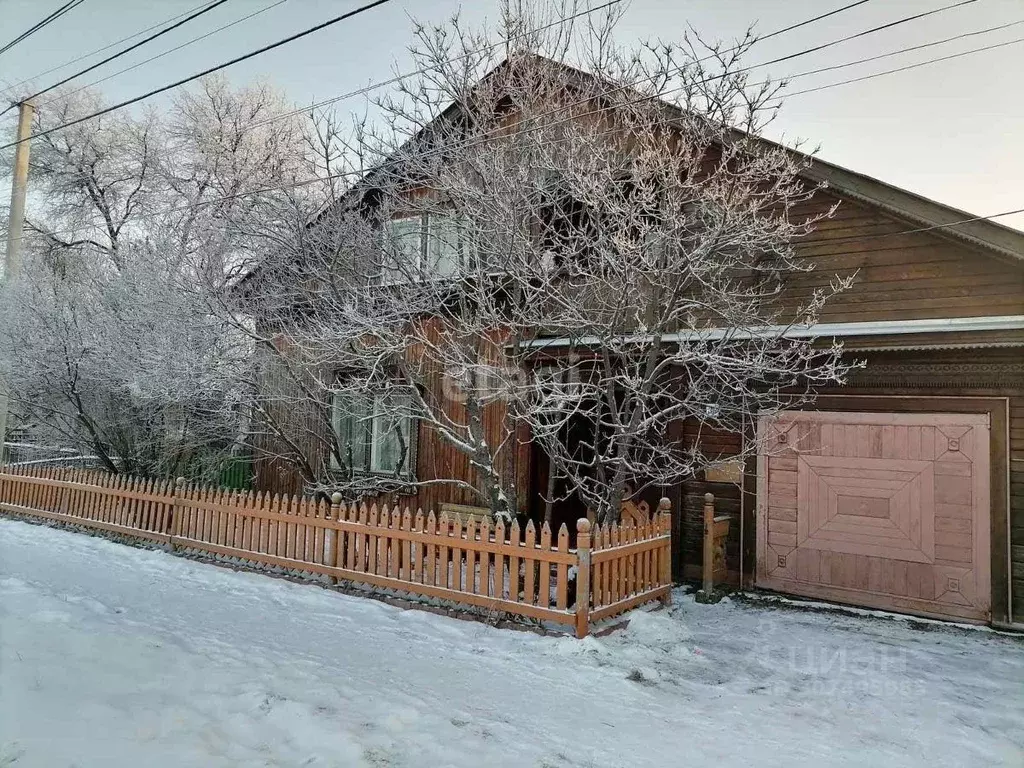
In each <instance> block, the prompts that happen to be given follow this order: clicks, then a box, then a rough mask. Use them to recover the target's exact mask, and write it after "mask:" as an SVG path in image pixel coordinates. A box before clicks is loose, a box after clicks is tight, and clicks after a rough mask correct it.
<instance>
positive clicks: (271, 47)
mask: <svg viewBox="0 0 1024 768" xmlns="http://www.w3.org/2000/svg"><path fill="white" fill-rule="evenodd" d="M82 1H83V0H79V2H82ZM389 2H391V0H373V2H370V3H366V4H365V5H361V6H359V7H358V8H354V9H353V10H351V11H347V12H346V13H343V14H341V15H339V16H335V17H334V18H332V19H328V20H327V21H324V22H321V23H320V24H317V25H315V26H312V27H309V28H308V29H304V30H303V31H301V32H297V33H295V34H294V35H290V36H288V37H286V38H283V39H281V40H278V41H277V42H274V43H271V44H270V45H265V46H263V47H262V48H257V49H256V50H254V51H250V52H249V53H245V54H242V55H241V56H236V57H235V58H233V59H231V60H229V61H225V62H223V63H222V64H217V65H216V66H213V67H209V68H208V69H204V70H203V71H202V72H197V73H196V74H194V75H189V76H188V77H185V78H182V79H181V80H178V81H176V82H173V83H169V84H167V85H164V86H161V87H159V88H154V89H153V90H151V91H148V92H147V93H144V94H142V95H141V96H136V97H134V98H132V99H128V100H126V101H122V102H119V103H118V104H114V105H113V106H110V107H106V108H105V109H101V110H98V111H96V112H93V113H92V114H90V115H86V116H85V117H80V118H78V119H76V120H70V121H68V122H67V123H63V124H61V125H58V126H54V127H53V128H49V129H47V130H45V131H41V132H40V133H37V134H35V135H34V136H33V138H37V137H41V136H46V135H47V134H50V133H54V132H55V131H60V130H63V129H64V128H70V127H71V126H73V125H78V124H79V123H84V122H86V121H87V120H92V119H93V118H96V117H100V116H101V115H106V114H109V113H111V112H114V111H115V110H118V109H122V108H124V107H127V106H130V105H132V104H137V103H138V102H140V101H143V100H145V99H148V98H150V97H151V96H156V95H157V94H160V93H163V92H164V91H169V90H171V89H172V88H177V87H179V86H182V85H185V84H186V83H191V82H192V81H193V80H198V79H199V78H202V77H206V76H207V75H211V74H213V73H214V72H218V71H220V70H222V69H225V68H227V67H230V66H232V65H234V64H238V63H240V62H243V61H246V60H247V59H251V58H253V57H255V56H259V55H260V54H263V53H266V52H267V51H272V50H274V49H275V48H280V47H281V46H282V45H287V44H288V43H292V42H295V41H296V40H298V39H300V38H303V37H306V36H307V35H311V34H313V33H314V32H319V31H320V30H321V29H325V28H327V27H329V26H332V25H333V24H337V23H339V22H341V21H345V20H346V19H350V18H352V17H353V16H358V15H359V14H361V13H365V12H366V11H369V10H372V9H373V8H376V7H378V6H381V5H384V4H385V3H389ZM18 143H19V142H16V141H15V142H11V143H9V144H4V145H3V146H0V149H8V148H10V147H13V146H15V145H16V144H18Z"/></svg>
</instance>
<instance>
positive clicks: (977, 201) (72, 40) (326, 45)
mask: <svg viewBox="0 0 1024 768" xmlns="http://www.w3.org/2000/svg"><path fill="white" fill-rule="evenodd" d="M363 1H364V0H287V1H286V2H284V3H283V4H281V5H279V6H277V7H275V8H272V9H270V10H268V11H266V12H265V13H261V14H260V15H258V16H256V17H254V18H252V19H249V20H247V21H244V22H242V23H239V24H237V25H235V26H233V27H231V28H230V29H227V30H225V31H223V32H220V33H218V34H216V35H213V36H212V37H209V38H207V39H205V40H202V41H200V42H198V43H196V44H194V45H191V46H189V47H188V48H185V49H184V50H182V51H180V52H177V53H175V54H171V55H169V56H166V57H164V58H162V59H160V60H158V61H155V62H152V63H151V64H147V65H145V66H143V67H140V68H138V69H136V70H134V71H132V72H128V73H125V74H123V75H118V76H117V77H114V78H112V79H111V80H108V81H107V82H105V83H103V85H102V86H101V87H102V89H103V90H104V92H105V94H106V96H107V98H108V99H109V100H110V101H119V100H122V99H125V98H129V97H131V96H135V95H137V94H140V93H143V92H144V91H147V90H149V89H151V88H154V87H156V86H159V85H163V84H165V83H167V82H170V81H173V80H176V79H179V78H181V77H183V76H185V75H187V74H190V73H192V72H195V71H199V70H201V69H204V68H206V67H208V66H211V65H213V64H216V63H219V62H221V61H223V60H226V59H229V58H232V57H234V56H236V55H239V54H241V53H244V52H246V51H248V50H251V49H253V48H257V47H260V46H262V45H265V44H267V43H269V42H272V41H274V40H276V39H279V38H281V37H285V36H287V35H289V34H291V33H293V32H297V31H299V30H301V29H304V28H306V27H308V26H312V25H314V24H316V23H319V22H321V21H323V20H325V19H327V18H329V17H331V16H335V15H337V14H339V13H343V12H344V11H345V10H348V9H350V8H354V7H356V6H358V5H361V4H362V2H363ZM273 2H274V0H229V2H227V3H225V4H224V5H222V6H221V7H219V8H217V9H216V10H215V11H212V12H210V13H208V14H206V15H204V16H202V17H201V18H200V19H198V20H196V21H195V22H192V23H190V24H187V25H185V26H183V27H181V28H180V29H178V30H175V31H174V32H172V33H170V34H168V35H166V36H164V37H162V38H160V39H158V40H157V41H155V42H154V43H151V44H149V45H147V46H144V47H143V48H141V49H140V50H139V51H137V52H135V53H134V54H131V55H130V56H128V57H124V58H122V59H119V60H118V61H117V62H114V63H113V64H111V65H108V66H107V67H106V68H104V69H102V70H98V71H97V72H94V73H90V75H88V76H87V77H86V81H88V80H92V79H96V78H98V77H101V76H103V75H106V74H109V73H110V72H113V71H116V70H117V69H120V68H122V67H124V66H128V65H130V64H133V63H135V62H138V61H141V60H143V59H145V58H148V57H149V56H152V55H154V54H156V53H159V52H161V51H163V50H166V49H168V48H172V47H174V46H175V45H178V44H179V43H181V42H184V41H186V40H188V39H190V38H192V37H195V36H197V35H201V34H204V33H206V32H209V31H210V30H211V29H213V28H215V27H218V26H221V25H223V24H227V23H229V22H231V21H235V20H237V19H239V18H240V17H243V16H245V15H247V14H249V13H252V12H254V11H257V10H259V9H261V8H264V7H266V6H268V5H271V4H272V3H273ZM598 2H599V0H593V3H592V4H595V5H596V4H598ZM847 2H849V0H827V1H826V0H686V1H685V2H684V1H683V0H632V2H631V3H630V4H629V8H628V11H627V13H626V16H625V19H624V22H623V24H622V25H621V26H620V28H619V43H620V44H623V45H629V44H631V43H633V42H636V41H639V40H641V39H659V38H660V39H663V40H666V41H670V40H678V39H679V38H680V37H681V35H682V32H683V30H684V29H685V27H686V25H687V24H690V25H692V26H694V27H695V28H697V29H698V30H699V31H700V32H701V34H702V35H703V36H704V37H705V38H721V39H725V40H731V39H733V38H735V37H736V36H737V35H739V34H741V33H742V31H743V30H744V29H745V28H746V27H747V26H748V25H750V24H754V23H756V25H757V29H758V30H759V31H760V32H761V33H767V32H771V31H774V30H775V29H778V28H781V27H785V26H788V25H789V24H792V23H795V22H798V21H802V20H804V19H807V18H810V17H812V16H816V15H818V14H821V13H824V12H825V11H828V10H831V9H833V8H837V7H840V6H842V5H845V4H847ZM952 2H953V0H872V2H868V3H866V4H865V5H862V6H860V7H858V8H855V9H853V10H850V11H847V12H845V13H842V14H839V15H836V16H834V17H831V18H829V19H826V20H824V21H821V22H817V23H815V24H812V25H808V26H806V27H802V28H801V29H798V30H795V31H794V32H791V33H787V34H784V35H780V36H778V37H776V38H773V39H771V40H767V41H765V42H763V43H760V44H758V45H757V46H756V47H755V49H754V50H753V51H752V52H751V54H750V57H749V60H748V63H757V62H760V61H766V60H769V59H772V58H777V57H779V56H784V55H786V54H789V53H794V52H796V51H799V50H803V49H805V48H809V47H813V46H815V45H819V44H821V43H823V42H827V41H830V40H834V39H837V38H840V37H844V36H846V35H849V34H852V33H854V32H857V31H860V30H864V29H868V28H870V27H873V26H877V25H879V24H884V23H886V22H889V21H893V20H896V19H898V18H901V17H904V16H909V15H912V14H914V13H919V12H923V11H927V10H931V9H935V8H940V7H942V6H944V5H949V4H951V3H952ZM198 4H199V0H149V1H148V2H143V1H142V0H85V2H84V3H83V4H82V5H81V6H80V7H78V8H76V9H75V10H73V11H71V12H70V13H68V14H67V15H66V16H64V17H63V18H62V19H60V20H58V21H57V22H56V23H54V24H52V25H50V26H49V27H48V28H46V29H45V30H43V31H41V32H39V33H37V34H36V35H34V36H33V37H31V38H30V39H29V40H27V41H25V42H23V43H20V44H19V45H17V46H16V47H14V48H12V49H11V50H10V51H8V52H7V53H4V54H2V55H0V86H3V87H7V86H9V85H12V84H15V83H17V82H19V81H21V80H23V79H24V78H27V77H31V76H32V75H35V74H37V73H38V72H40V71H41V70H45V69H48V68H49V67H51V66H54V65H55V64H57V63H60V62H62V61H64V60H66V59H69V58H73V57H75V56H78V55H81V54H83V53H86V52H88V51H91V50H93V49H95V48H98V47H100V46H102V45H105V44H107V43H109V42H113V41H114V40H116V39H118V38H120V37H123V36H125V35H129V34H132V33H133V32H136V31H138V30H140V29H142V28H144V27H148V26H150V25H152V24H155V23H157V22H159V21H161V20H163V19H165V18H167V17H170V16H175V15H177V14H180V13H184V12H185V11H187V10H189V9H190V8H192V7H194V6H196V5H198ZM60 5H62V2H60V0H0V18H2V19H3V22H2V24H0V44H2V43H6V42H7V41H8V40H9V39H10V38H13V37H14V36H15V35H17V34H19V33H20V32H21V31H23V30H24V29H27V28H28V27H29V26H31V25H32V24H33V23H35V22H36V21H38V20H39V19H41V18H42V17H44V16H45V15H47V14H48V13H49V12H51V11H52V10H55V9H56V8H57V7H59V6H60ZM460 6H461V7H462V9H463V13H464V15H465V16H466V17H467V18H469V19H473V20H479V21H483V20H484V19H485V17H488V16H490V17H491V18H493V17H494V10H495V7H496V2H495V0H462V2H461V3H460V2H459V1H458V0H392V2H390V3H388V4H386V5H384V6H382V7H380V8H376V9H374V10H371V11H368V12H366V13H364V14H362V15H360V16H358V17H355V18H353V19H351V20H350V21H345V22H342V23H340V24H337V25H335V26H333V27H330V28H328V29H326V30H323V31H321V32H318V33H316V34H315V35H312V36H310V37H307V38H304V39H303V40H301V41H299V42H297V43H293V44H291V45H288V46H284V47H282V48H279V49H277V50H275V51H272V52H270V53H268V54H264V55H262V56H259V57H257V58H255V59H253V60H250V61H247V62H245V63H243V64H240V65H236V66H234V67H231V68H229V69H228V70H226V72H225V74H226V75H227V76H228V77H229V78H230V79H231V80H232V81H234V82H237V83H244V82H247V81H251V80H253V79H256V78H264V79H266V80H268V81H270V82H271V83H273V84H274V85H276V86H278V87H280V88H282V89H283V90H284V91H285V92H286V93H287V94H288V96H289V98H290V99H292V100H293V101H295V102H296V103H299V104H302V103H307V104H308V103H310V102H311V101H314V100H320V99H324V98H329V97H330V96H333V95H336V94H340V93H343V92H346V91H349V90H351V89H353V88H358V87H361V86H364V85H367V84H368V83H371V82H374V81H378V80H382V79H385V78H387V77H389V76H390V74H391V73H392V69H393V66H394V65H395V64H396V63H397V64H398V66H399V67H401V68H403V69H404V68H405V66H404V65H406V64H407V62H408V58H407V56H406V54H405V47H406V46H407V45H408V44H409V43H410V42H411V40H412V31H411V20H410V18H411V17H415V18H416V19H418V20H421V21H424V22H427V23H430V22H440V21H443V20H444V19H445V18H447V17H448V16H450V15H451V14H452V13H453V12H455V11H456V10H458V8H459V7H460ZM1019 20H1024V0H977V1H976V2H974V3H971V4H970V5H965V6H963V7H961V8H956V9H953V10H949V11H946V12H943V13H940V14H936V15H933V16H930V17H928V18H925V19H921V20H918V21H914V22H910V23H908V24H903V25H900V26H898V27H895V28H893V29H891V30H886V31H883V32H880V33H876V34H873V35H870V36H867V37H864V38H861V39H858V40H854V41H851V42H848V43H844V44H842V45H837V46H834V47H832V48H829V49H827V50H824V51H820V52H817V53H813V54H809V55H807V56H802V57H800V58H798V59H794V60H792V61H787V62H785V63H783V64H778V65H774V66H772V67H770V68H768V69H767V70H765V74H768V73H770V74H772V75H773V76H776V77H783V76H787V75H791V74H794V73H797V72H802V71H805V70H809V69H817V68H819V67H824V66H830V65H834V64H840V63H845V62H847V61H853V60H856V59H860V58H864V57H867V56H873V55H877V54H880V53H885V52H888V51H893V50H897V49H900V48H904V47H907V46H913V45H920V44H922V43H927V42H931V41H935V40H940V39H943V38H946V37H951V36H953V35H957V34H961V33H964V32H971V31H975V30H981V29H985V28H988V27H992V26H996V25H999V24H1006V23H1010V22H1015V21H1019ZM1018 38H1024V24H1021V25H1018V26H1015V27H1011V28H1008V29H1004V30H1001V31H997V32H992V33H989V34H985V35H978V36H974V37H969V38H966V39H963V40H958V41H954V42H952V43H947V44H945V45H941V46H934V47H931V48H928V49H925V50H922V51H915V52H912V53H908V54H903V55H900V56H894V57H891V58H887V59H883V60H881V61H877V62H871V63H868V64H863V65H859V66H857V67H850V68H846V69H842V70H837V71H834V72H827V73H823V74H819V75H813V76H810V77H804V78H800V79H798V80H796V81H794V82H793V84H792V85H791V86H790V89H789V90H790V91H796V90H801V89H804V88H810V87H813V86H816V85H822V84H826V83H831V82H835V81H838V80H845V79H849V78H851V77H857V76H860V75H865V74H870V73H873V72H879V71H882V70H886V69H891V68H894V67H898V66H904V65H906V64H913V63H916V62H919V61H924V60H927V59H931V58H935V57H938V56H945V55H948V54H951V53H958V52H960V51H966V50H969V49H972V48H978V47H982V46H987V45H991V44H995V43H1000V42H1005V41H1011V40H1017V39H1018ZM98 58H99V57H96V59H98ZM96 59H88V60H86V61H84V62H82V63H79V64H77V65H72V66H70V67H68V68H67V69H66V70H60V71H58V72H55V73H52V74H49V75H46V76H44V77H41V78H39V80H38V81H37V84H38V85H48V84H50V83H51V82H53V81H54V79H56V78H58V76H63V75H65V74H69V73H71V72H72V71H74V70H75V69H76V68H79V67H82V66H84V65H85V64H88V63H92V61H94V60H96ZM1022 72H1024V42H1021V43H1015V44H1013V45H1009V46H1006V47H1003V48H1000V49H996V50H992V51H984V52H980V53H975V54H972V55H970V56H966V57H963V58H960V59H954V60H952V61H946V62H940V63H937V64H932V65H929V66H926V67H921V68H919V69H915V70H911V71H908V72H901V73H897V74H892V75H887V76H884V77H880V78H876V79H873V80H867V81H865V82H861V83H855V84H852V85H845V86H841V87H837V88H831V89H828V90H825V91H820V92H816V93H810V94H805V95H798V96H794V97H793V98H792V99H790V100H789V101H788V102H787V103H786V105H785V106H784V108H783V112H782V116H781V118H780V120H779V121H778V122H777V123H776V124H775V126H774V128H773V131H772V133H770V134H769V136H770V137H771V138H782V137H784V138H785V139H787V140H790V139H793V138H801V139H805V140H807V141H808V142H809V143H810V144H813V145H819V146H820V149H821V151H820V157H821V158H822V159H825V160H828V161H830V162H833V163H837V164H839V165H842V166H845V167H847V168H850V169H852V170H855V171H858V172H860V173H865V174H867V175H869V176H874V177H876V178H879V179H881V180H883V181H885V182H888V183H890V184H894V185H896V186H899V187H903V188H905V189H908V190H911V191H913V192H916V193H918V194H921V195H924V196H926V197H930V198H933V199H935V200H938V201H940V202H943V203H947V204H949V205H953V206H955V207H957V208H962V209H964V210H967V211H970V212H971V213H973V214H976V215H991V214H995V213H999V212H1002V211H1007V210H1012V209H1017V208H1024V99H1022V98H1021V82H1020V77H1021V73H1022ZM338 106H339V108H340V111H341V112H348V111H356V110H358V109H359V108H360V102H359V101H358V100H351V101H349V102H344V103H342V104H339V105H338ZM0 130H2V131H4V135H5V136H6V135H7V134H9V133H10V132H11V131H12V130H13V127H12V125H11V124H10V123H9V122H3V123H2V124H0ZM0 194H3V195H4V196H5V198H6V195H7V194H9V192H7V191H6V190H0ZM998 221H1000V222H1001V223H1003V224H1007V225H1010V226H1015V227H1018V228H1020V229H1024V214H1018V215H1016V216H1012V217H1004V218H1001V219H998Z"/></svg>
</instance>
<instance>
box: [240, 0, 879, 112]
mask: <svg viewBox="0 0 1024 768" xmlns="http://www.w3.org/2000/svg"><path fill="white" fill-rule="evenodd" d="M620 2H622V0H610V1H609V2H607V3H604V4H602V5H595V6H593V7H591V8H587V9H585V10H582V11H579V12H577V13H574V14H573V15H571V16H566V17H564V18H561V19H558V20H557V21H552V22H551V23H550V24H544V25H542V26H539V27H534V28H533V29H530V30H527V31H526V32H522V33H521V34H518V35H510V36H509V38H508V39H507V40H502V41H501V42H498V43H494V44H493V45H485V46H483V47H481V48H476V49H474V50H472V51H468V52H466V53H463V54H460V55H458V56H453V57H452V58H450V59H445V61H444V63H445V64H454V63H455V62H457V61H462V60H463V59H468V58H470V57H472V56H476V55H478V54H481V53H485V52H487V51H492V50H494V49H495V48H501V47H502V46H504V45H505V44H507V43H509V42H511V41H512V40H517V39H519V38H520V37H527V36H529V35H533V34H536V33H537V32H543V31H544V30H546V29H550V28H551V27H557V26H560V25H562V24H565V23H567V22H569V21H574V20H575V19H578V18H581V17H583V16H589V15H590V14H592V13H596V12H597V11H602V10H604V9H605V8H610V7H611V6H613V5H618V4H619V3H620ZM867 2H870V0H859V2H856V3H853V4H852V5H851V6H847V7H852V6H853V5H861V4H863V3H867ZM833 13H835V11H833ZM825 15H826V16H828V15H831V14H825ZM819 18H821V17H819ZM803 23H804V24H806V23H808V22H803ZM797 26H802V24H796V25H794V27H797ZM794 27H790V28H788V29H792V28H794ZM782 31H785V30H782ZM772 34H773V35H774V34H779V32H774V33H772ZM436 67H437V65H436V64H431V65H430V66H426V67H421V68H420V69H414V70H411V71H409V72H403V73H401V74H400V75H395V76H394V77H390V78H388V79H387V80H380V81H378V82H375V83H370V84H369V85H365V86H363V87H362V88H356V89H355V90H353V91H348V92H347V93H342V94H339V95H338V96H332V97H331V98H329V99H324V100H323V101H318V102H316V103H314V104H310V105H309V106H308V107H299V108H298V109H293V110H291V111H289V112H283V113H281V114H277V115H274V116H273V117H268V118H266V119H264V120H260V121H259V122H256V123H253V125H252V127H253V128H258V127H259V126H261V125H268V124H269V123H273V122H275V121H277V120H284V119H285V118H289V117H295V116H296V115H302V114H305V113H307V112H312V111H313V110H315V109H320V108H321V107H326V106H328V105H329V104H336V103H337V102H339V101H344V100H345V99H351V98H352V97H353V96H360V95H362V94H365V93H369V92H370V91H375V90H377V89H379V88H383V87H385V86H388V85H394V84H395V83H401V82H403V81H404V80H408V79H409V78H410V77H415V76H417V75H423V74H426V73H427V72H430V71H432V70H434V69H436Z"/></svg>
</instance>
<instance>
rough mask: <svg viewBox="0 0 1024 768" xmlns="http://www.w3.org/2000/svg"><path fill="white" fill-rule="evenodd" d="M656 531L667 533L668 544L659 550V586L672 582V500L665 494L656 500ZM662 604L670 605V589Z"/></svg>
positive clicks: (662, 599)
mask: <svg viewBox="0 0 1024 768" xmlns="http://www.w3.org/2000/svg"><path fill="white" fill-rule="evenodd" d="M656 528H657V529H658V533H659V534H661V533H667V534H669V545H668V546H667V547H665V549H664V550H662V552H661V562H660V565H661V573H659V574H657V575H658V578H659V580H660V581H661V586H664V585H666V584H668V585H671V584H672V545H671V541H672V539H671V535H672V502H671V501H670V500H669V499H668V497H667V496H662V497H661V499H660V500H659V501H658V525H657V526H656ZM661 604H662V605H672V590H669V591H668V592H666V593H665V596H664V597H663V598H661Z"/></svg>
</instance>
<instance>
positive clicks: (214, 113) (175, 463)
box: [0, 79, 322, 475]
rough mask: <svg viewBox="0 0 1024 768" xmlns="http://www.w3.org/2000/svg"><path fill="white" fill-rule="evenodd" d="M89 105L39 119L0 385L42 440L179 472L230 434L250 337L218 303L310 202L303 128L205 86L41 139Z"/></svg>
mask: <svg viewBox="0 0 1024 768" xmlns="http://www.w3.org/2000/svg"><path fill="white" fill-rule="evenodd" d="M101 103H102V101H101V98H100V96H99V95H98V94H96V93H93V92H91V91H88V90H83V91H77V92H71V93H68V94H65V95H59V94H58V95H57V96H55V97H54V98H52V99H51V100H50V101H49V102H47V103H46V104H43V105H40V108H39V110H38V112H37V125H36V132H37V133H38V134H40V135H39V136H38V137H37V139H36V140H35V141H34V144H33V154H32V160H33V162H32V171H31V174H32V175H31V181H32V187H31V189H32V203H33V205H32V209H31V212H30V215H29V217H28V221H27V225H28V226H27V230H26V231H27V234H26V240H25V243H24V246H25V251H26V253H25V258H24V259H23V261H24V263H25V268H24V274H23V275H22V276H21V278H20V279H19V280H17V281H13V282H11V283H9V284H7V285H5V289H4V290H5V301H4V305H3V310H2V323H0V337H2V345H0V349H2V350H3V360H2V365H3V376H4V379H5V381H6V382H7V384H8V386H9V388H10V391H11V393H12V398H13V400H14V407H15V408H16V410H17V411H18V412H19V413H20V415H21V418H22V421H23V422H25V423H26V424H27V425H28V426H29V427H30V429H31V431H32V432H34V433H35V435H36V436H37V437H38V438H39V440H40V441H41V442H44V441H45V442H47V443H50V442H54V443H57V444H59V445H62V446H72V447H77V448H79V449H81V450H82V451H83V452H85V453H89V454H94V455H96V456H97V457H98V458H99V460H100V461H101V462H102V464H103V465H105V466H106V467H107V468H108V469H110V470H111V471H129V472H139V473H144V474H153V473H156V474H171V473H180V474H190V475H194V474H196V473H197V472H202V471H203V468H204V467H207V468H212V467H215V466H216V463H217V462H216V459H217V457H218V456H219V455H221V454H223V453H224V452H226V451H229V450H231V449H232V448H234V447H236V446H237V445H238V443H239V441H240V440H242V439H243V437H244V434H243V432H244V429H245V424H246V421H247V419H248V415H249V408H250V401H251V397H250V392H251V390H252V387H253V382H254V380H255V379H254V374H253V362H252V348H253V340H252V339H251V337H250V336H249V334H247V333H246V328H245V326H244V324H239V323H237V322H234V320H235V318H233V317H231V316H229V315H228V314H227V313H225V312H224V311H222V310H223V308H224V306H225V301H226V296H227V292H228V288H229V286H230V284H231V283H232V281H233V280H234V278H235V277H236V275H237V273H238V272H240V271H245V270H247V269H248V267H247V259H249V258H251V257H252V256H253V255H254V254H256V253H257V252H258V248H259V247H261V246H262V244H264V243H267V242H270V241H272V240H273V239H274V238H275V237H278V236H279V235H280V233H282V232H285V233H288V232H291V231H293V230H295V229H296V228H297V226H296V222H297V221H302V222H304V220H305V217H306V216H307V214H308V211H309V210H311V208H312V206H313V205H314V204H315V203H313V202H312V199H311V196H310V195H309V194H305V193H304V191H303V190H304V186H303V185H304V184H307V183H308V182H309V181H310V180H311V179H312V180H315V178H316V176H315V172H314V168H313V166H314V165H315V163H316V160H317V158H316V156H315V154H314V153H313V152H312V149H311V145H310V140H311V137H315V132H314V131H311V130H310V128H309V123H308V120H307V119H306V118H304V117H302V116H298V115H292V114H290V110H289V108H288V105H287V104H286V103H285V102H284V100H283V98H282V97H281V96H280V94H278V93H277V92H275V91H273V90H272V89H270V88H268V87H266V86H253V87H248V88H242V89H232V88H230V87H228V85H227V83H226V82H225V81H223V80H217V79H211V80H207V81H204V82H202V83H201V84H200V86H199V87H198V88H197V89H196V90H194V91H185V92H183V93H181V94H179V95H178V96H177V98H176V99H175V101H174V102H173V103H172V105H171V106H170V107H168V108H167V109H165V110H162V111H160V112H157V111H150V112H147V113H146V114H143V115H141V116H139V115H133V114H131V113H129V112H115V113H113V114H112V115H108V116H104V117H102V118H100V119H96V120H90V121H86V122H83V123H80V124H78V125H75V126H71V127H70V128H67V129H62V130H59V131H55V132H53V133H45V132H44V131H45V129H47V128H50V127H52V126H56V125H59V124H62V123H65V122H67V121H68V120H70V119H73V118H75V117H78V116H80V115H84V114H88V113H90V112H92V111H95V110H96V108H97V107H99V106H101ZM282 188H283V189H284V190H285V191H283V192H282V191H281V189H282ZM319 194H322V192H321V191H320V190H318V196H319ZM286 237H287V236H286ZM229 320H231V322H229Z"/></svg>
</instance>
